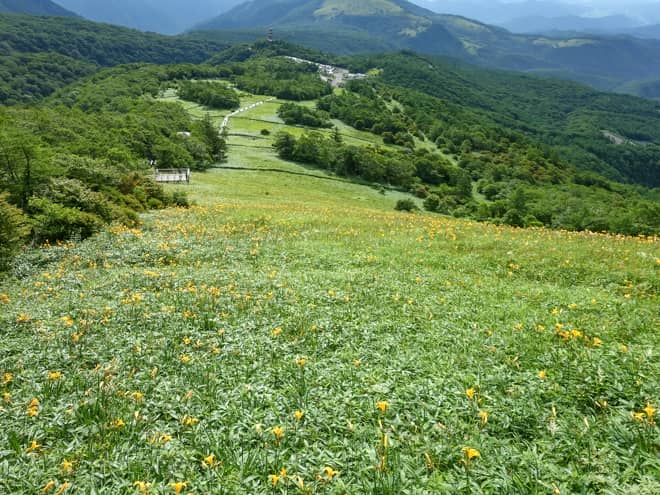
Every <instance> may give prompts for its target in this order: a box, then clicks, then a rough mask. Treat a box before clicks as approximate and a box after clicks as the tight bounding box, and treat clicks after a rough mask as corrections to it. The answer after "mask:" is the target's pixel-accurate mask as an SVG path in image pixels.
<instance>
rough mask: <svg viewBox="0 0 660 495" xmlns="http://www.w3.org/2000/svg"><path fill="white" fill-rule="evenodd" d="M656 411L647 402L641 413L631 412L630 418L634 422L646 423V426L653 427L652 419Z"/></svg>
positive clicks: (653, 421)
mask: <svg viewBox="0 0 660 495" xmlns="http://www.w3.org/2000/svg"><path fill="white" fill-rule="evenodd" d="M656 411H657V408H655V407H653V406H652V405H651V402H650V401H648V402H647V403H646V407H645V408H644V409H642V410H641V412H633V413H632V418H633V420H635V421H639V422H640V423H646V424H648V425H655V420H654V419H653V417H654V416H655V413H656Z"/></svg>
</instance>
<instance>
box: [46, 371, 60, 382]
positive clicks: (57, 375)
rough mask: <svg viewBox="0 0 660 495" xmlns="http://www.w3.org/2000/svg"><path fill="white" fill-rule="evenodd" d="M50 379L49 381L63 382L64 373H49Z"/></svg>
mask: <svg viewBox="0 0 660 495" xmlns="http://www.w3.org/2000/svg"><path fill="white" fill-rule="evenodd" d="M48 379H49V380H61V379H62V372H61V371H52V372H50V373H48Z"/></svg>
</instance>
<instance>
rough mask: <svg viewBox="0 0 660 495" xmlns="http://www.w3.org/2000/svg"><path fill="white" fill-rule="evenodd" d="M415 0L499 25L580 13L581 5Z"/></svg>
mask: <svg viewBox="0 0 660 495" xmlns="http://www.w3.org/2000/svg"><path fill="white" fill-rule="evenodd" d="M414 2H415V3H416V4H419V5H421V6H424V7H426V8H427V9H429V10H432V11H433V12H436V13H439V14H455V15H462V16H465V17H469V18H471V19H477V20H480V21H482V22H487V23H490V24H497V25H502V24H503V23H505V22H508V21H511V20H512V19H516V18H521V17H531V16H537V17H558V16H571V15H580V14H582V13H584V12H585V11H586V9H585V7H584V6H583V5H579V4H567V3H564V2H557V1H553V0H532V1H519V2H514V3H511V2H502V1H500V0H414Z"/></svg>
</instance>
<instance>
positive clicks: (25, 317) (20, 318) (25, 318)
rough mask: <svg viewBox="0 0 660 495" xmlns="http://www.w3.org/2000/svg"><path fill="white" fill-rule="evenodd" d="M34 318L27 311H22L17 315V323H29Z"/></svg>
mask: <svg viewBox="0 0 660 495" xmlns="http://www.w3.org/2000/svg"><path fill="white" fill-rule="evenodd" d="M31 320H32V317H30V316H28V315H26V314H25V313H21V314H20V315H18V316H17V317H16V323H27V322H29V321H31Z"/></svg>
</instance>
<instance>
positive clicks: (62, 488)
mask: <svg viewBox="0 0 660 495" xmlns="http://www.w3.org/2000/svg"><path fill="white" fill-rule="evenodd" d="M70 484H71V483H69V482H68V481H65V482H64V483H62V486H60V489H59V490H57V492H56V493H57V495H60V494H62V493H64V492H65V491H66V490H67V488H69V485H70Z"/></svg>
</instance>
